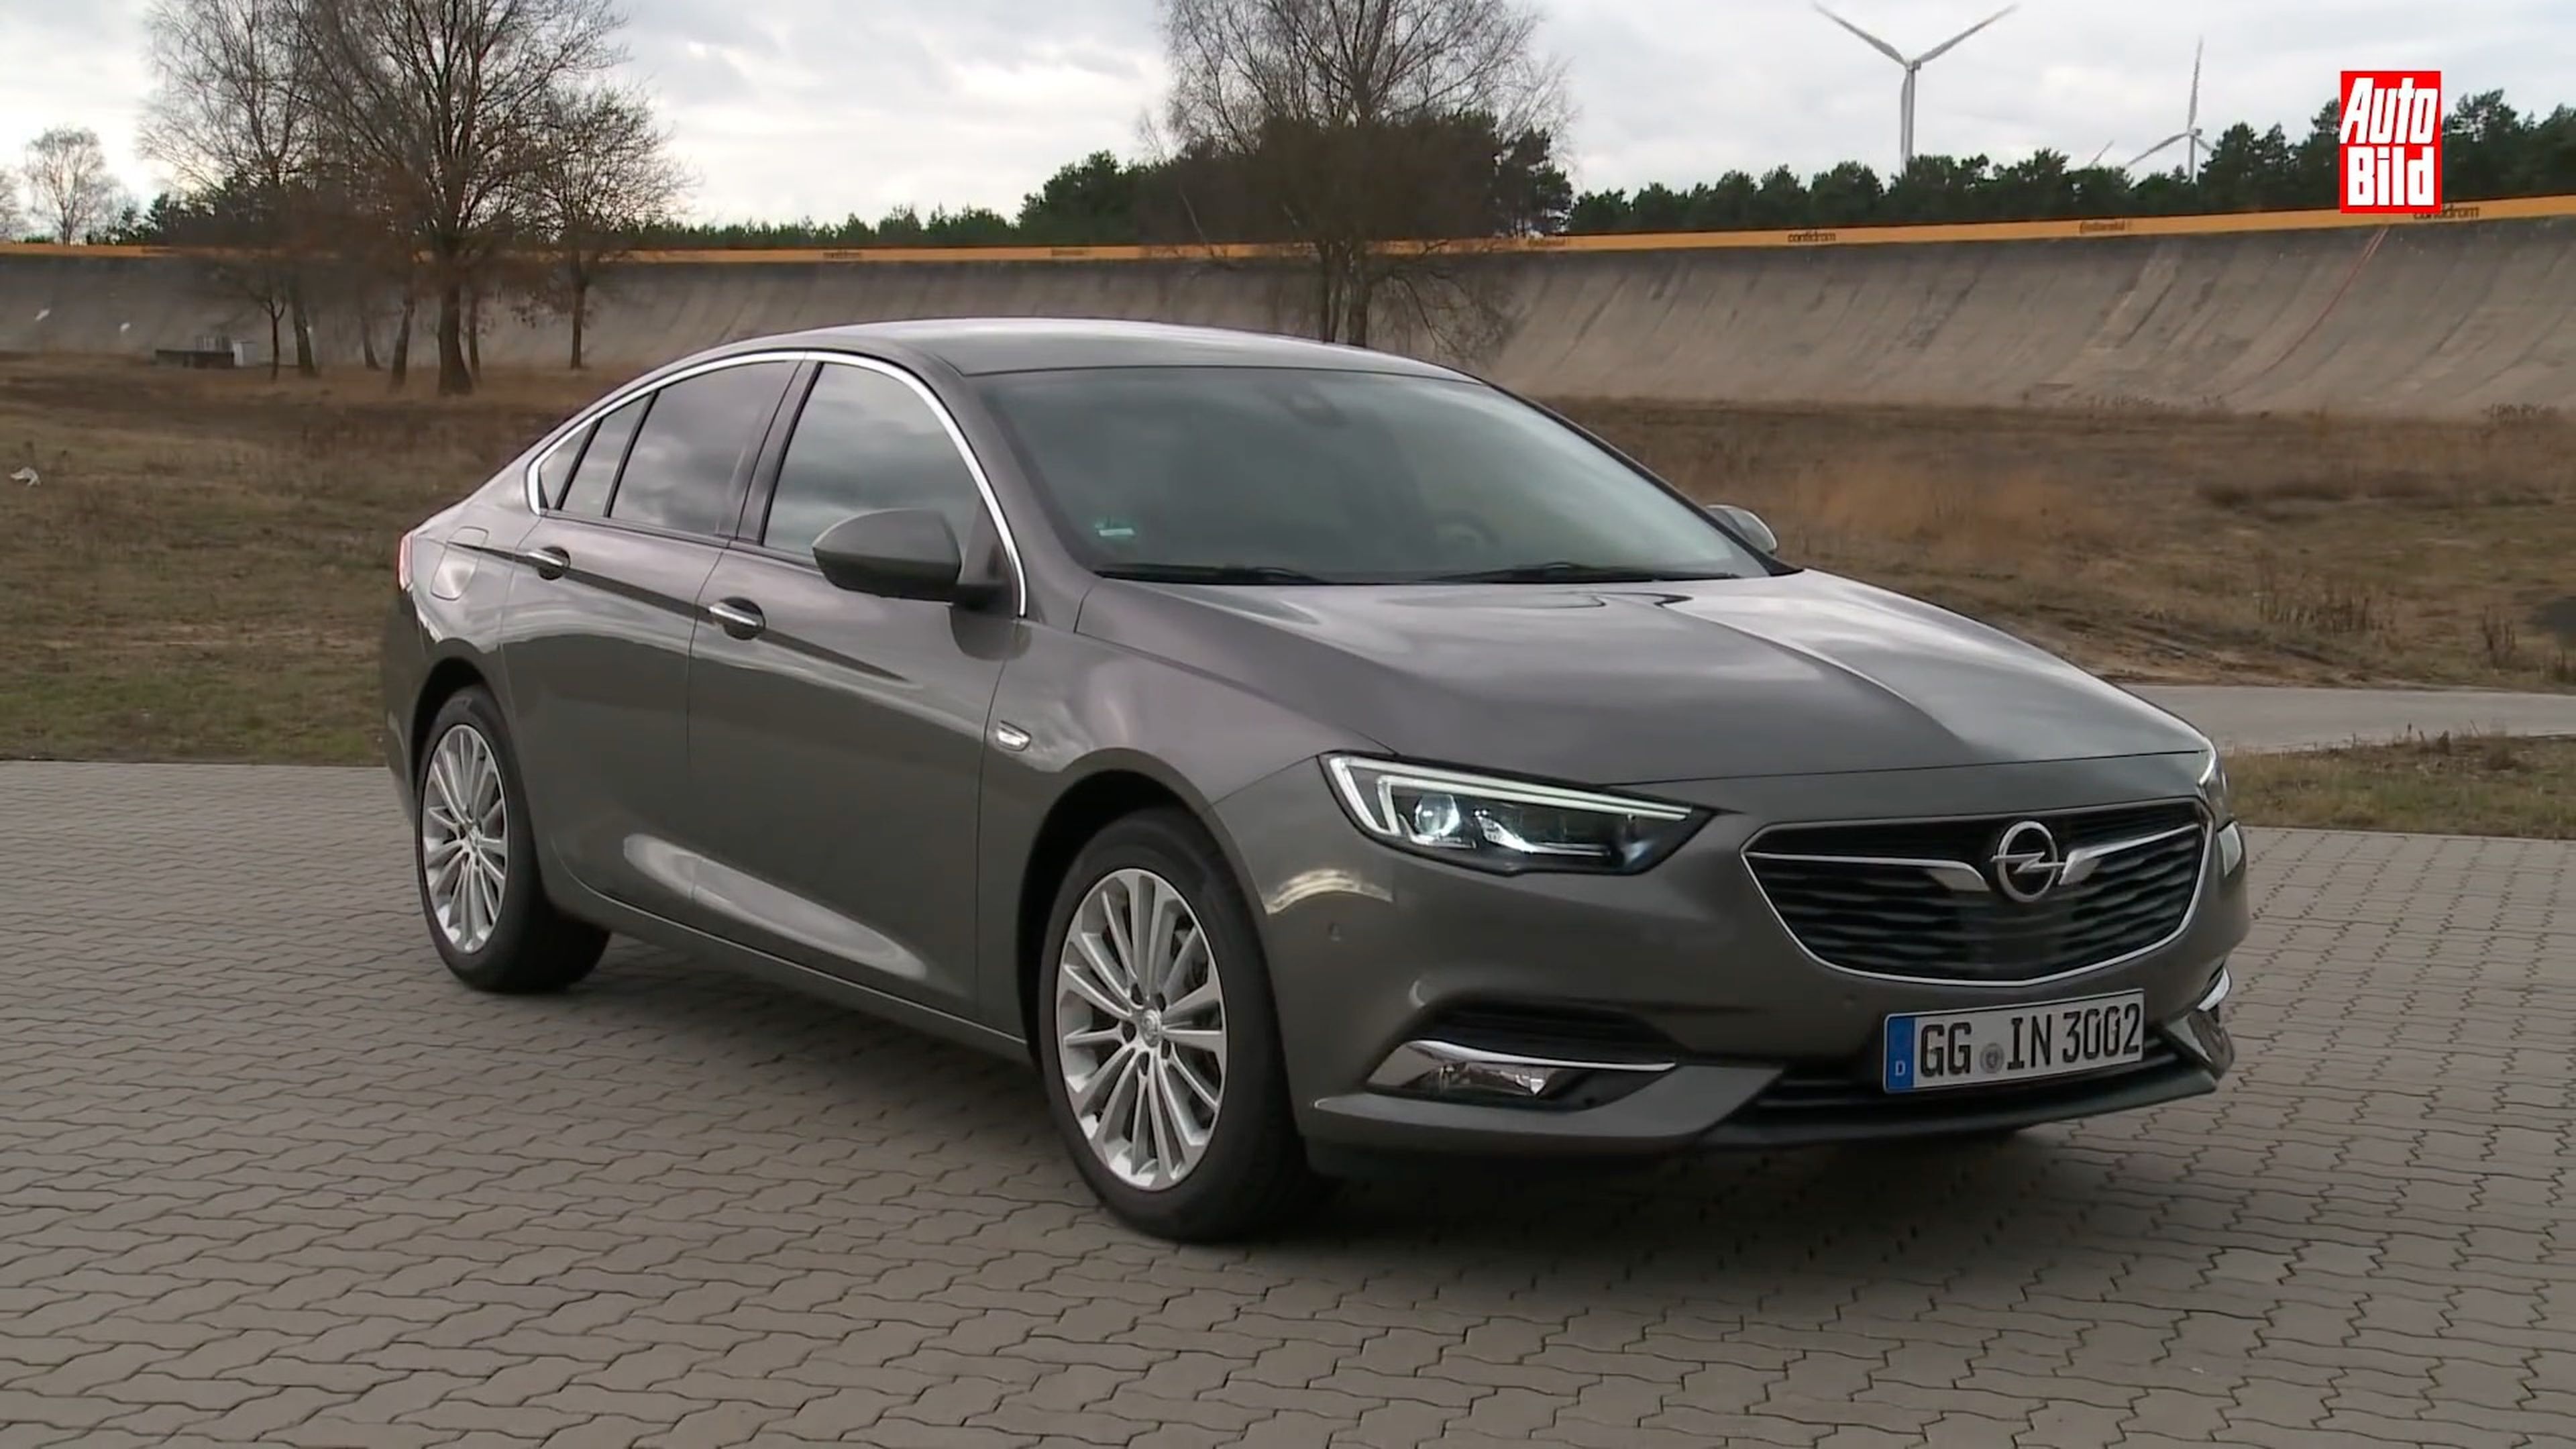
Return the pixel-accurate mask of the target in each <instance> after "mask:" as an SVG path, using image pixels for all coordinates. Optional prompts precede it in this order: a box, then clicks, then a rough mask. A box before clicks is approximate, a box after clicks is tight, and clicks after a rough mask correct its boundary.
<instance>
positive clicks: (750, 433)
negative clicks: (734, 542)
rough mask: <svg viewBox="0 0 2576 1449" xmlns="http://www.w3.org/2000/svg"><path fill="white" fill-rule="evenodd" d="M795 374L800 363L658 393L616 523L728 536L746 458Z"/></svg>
mask: <svg viewBox="0 0 2576 1449" xmlns="http://www.w3.org/2000/svg"><path fill="white" fill-rule="evenodd" d="M795 371H796V364H795V363H792V362H755V363H749V364H746V365H744V366H741V367H725V368H718V369H717V370H716V371H714V372H709V373H702V374H700V375H699V376H697V377H692V378H689V379H688V380H686V381H684V382H675V383H673V384H671V385H670V386H669V387H666V388H663V389H662V390H661V391H660V392H657V393H655V394H654V395H653V407H652V410H651V411H650V412H647V413H646V414H645V415H644V426H643V427H642V428H641V429H639V430H637V432H636V434H635V446H634V447H632V448H630V449H628V450H627V454H626V471H625V472H623V473H621V474H619V475H618V479H617V492H616V495H615V496H614V497H613V498H612V499H611V500H610V502H609V505H608V516H609V517H611V518H614V519H618V520H620V521H621V522H626V523H644V524H651V525H652V526H654V527H656V528H668V529H674V530H676V531H678V532H681V533H703V534H715V533H722V532H724V531H725V530H726V528H727V526H728V525H730V524H731V523H732V522H733V508H734V492H733V480H734V473H735V472H736V470H737V469H738V468H740V466H741V464H742V457H743V454H744V453H746V452H748V451H750V450H751V449H753V448H756V447H758V446H759V444H760V431H761V425H762V424H764V423H766V422H768V421H769V412H770V409H771V408H773V407H775V406H776V405H777V403H778V394H779V393H780V392H781V391H782V390H784V389H785V388H786V386H787V379H788V377H789V376H790V375H791V374H793V373H794V372H795ZM603 432H604V429H603Z"/></svg>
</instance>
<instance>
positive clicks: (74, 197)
mask: <svg viewBox="0 0 2576 1449" xmlns="http://www.w3.org/2000/svg"><path fill="white" fill-rule="evenodd" d="M27 193H28V197H29V199H30V200H31V201H33V202H34V204H35V210H36V224H37V225H39V226H41V227H43V228H44V229H45V231H46V232H47V233H48V234H49V235H51V236H52V237H53V239H54V240H56V241H58V242H63V243H66V244H69V243H72V242H77V241H85V240H87V239H88V237H89V234H90V233H91V232H93V231H95V230H97V229H98V228H100V227H103V226H105V225H107V224H108V223H109V222H111V221H113V220H115V219H116V213H117V209H118V208H119V207H120V206H122V205H123V204H124V201H125V189H124V188H123V187H121V186H119V185H117V184H116V178H115V177H114V176H112V175H110V174H109V172H108V169H107V152H106V151H105V150H104V149H103V148H101V147H100V145H99V144H98V133H97V132H96V131H89V130H81V129H77V128H75V127H71V126H56V127H55V128H53V129H52V130H50V131H47V132H45V133H44V134H43V135H41V136H38V137H37V138H36V139H35V140H33V141H30V142H28V143H27Z"/></svg>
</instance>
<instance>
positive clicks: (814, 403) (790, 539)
mask: <svg viewBox="0 0 2576 1449" xmlns="http://www.w3.org/2000/svg"><path fill="white" fill-rule="evenodd" d="M888 508H928V509H934V510H936V511H938V512H939V513H940V514H942V515H944V516H945V517H946V518H947V519H948V526H949V527H950V528H951V529H953V530H955V531H956V534H957V538H958V542H959V543H960V545H961V546H962V545H964V544H966V543H967V542H968V541H970V540H972V539H973V538H974V537H975V532H976V529H977V527H978V526H979V525H980V524H981V523H982V521H983V517H984V502H983V498H982V495H981V494H979V493H978V492H977V491H976V488H975V476H974V474H973V473H971V472H970V471H968V469H967V466H966V459H965V457H964V456H963V455H962V454H960V453H959V452H958V449H957V444H956V442H955V441H954V440H953V439H951V438H950V437H949V435H948V429H947V427H946V426H945V425H944V424H943V423H942V422H941V420H940V418H939V415H938V414H937V413H935V412H933V411H932V410H931V408H930V405H929V404H927V403H925V402H923V401H922V400H921V397H920V396H919V395H918V394H916V393H915V392H914V391H913V390H912V389H911V388H910V387H908V386H906V385H905V384H903V383H901V382H898V381H896V380H895V379H894V378H891V377H888V376H886V375H885V374H884V373H881V372H877V371H874V370H873V369H869V368H861V367H847V366H842V365H838V364H829V363H827V364H825V365H824V366H823V367H822V368H821V369H820V370H819V371H818V372H817V374H816V375H815V378H814V388H813V391H812V392H810V393H808V394H807V395H806V398H805V408H804V411H803V412H802V413H800V414H798V415H797V419H796V431H795V433H794V434H792V435H791V436H790V437H789V439H788V442H787V455H786V457H785V458H783V459H782V460H780V463H779V466H778V486H777V487H776V488H775V489H773V490H771V494H770V501H769V519H768V523H767V526H766V527H765V528H764V530H763V532H762V534H761V542H762V543H763V544H765V545H766V546H768V547H770V548H774V549H779V550H782V551H785V552H788V553H796V554H810V553H811V552H812V551H813V547H814V540H815V539H816V538H818V537H820V536H821V535H822V533H823V530H825V529H827V528H830V527H831V526H832V525H833V524H836V523H838V522H840V521H841V520H842V519H845V518H848V517H850V516H851V515H852V514H857V513H873V512H877V511H879V510H882V509H888Z"/></svg>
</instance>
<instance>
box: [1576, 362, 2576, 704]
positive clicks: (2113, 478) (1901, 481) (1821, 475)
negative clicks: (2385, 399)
mask: <svg viewBox="0 0 2576 1449" xmlns="http://www.w3.org/2000/svg"><path fill="white" fill-rule="evenodd" d="M1566 410H1567V411H1568V412H1569V413H1570V414H1572V415H1574V416H1576V417H1577V418H1579V419H1581V420H1582V421H1583V422H1584V423H1586V424H1587V425H1588V426H1591V427H1593V428H1595V429H1596V430H1598V431H1599V432H1601V433H1602V434H1603V435H1604V436H1606V437H1609V438H1610V439H1612V440H1613V441H1615V442H1617V443H1619V444H1620V445H1621V446H1622V447H1625V448H1627V449H1629V450H1630V451H1631V452H1633V453H1635V454H1636V455H1637V456H1638V457H1640V458H1641V459H1643V460H1644V461H1646V462H1647V463H1649V464H1651V465H1653V466H1654V467H1655V468H1656V469H1657V470H1658V471H1660V472H1662V473H1663V474H1664V475H1665V476H1667V477H1669V478H1672V479H1674V480H1675V481H1677V482H1679V483H1681V484H1683V485H1684V486H1685V487H1687V488H1689V489H1690V490H1691V491H1692V492H1694V493H1695V494H1697V495H1699V496H1700V497H1703V498H1707V499H1712V500H1722V501H1725V502H1730V503H1741V504H1744V505H1746V506H1748V507H1750V508H1753V509H1755V510H1756V511H1758V512H1760V513H1761V514H1762V515H1763V517H1764V518H1765V519H1766V520H1768V521H1769V522H1770V523H1771V525H1772V527H1773V528H1774V529H1776V530H1777V531H1778V532H1779V534H1780V537H1781V540H1782V545H1783V549H1784V552H1786V553H1787V554H1789V555H1790V556H1792V557H1793V558H1795V559H1797V560H1799V561H1801V562H1807V563H1813V564H1815V565H1816V566H1818V567H1821V568H1828V569H1832V570H1834V571H1836V572H1839V573H1846V574H1851V575H1854V576H1856V577H1860V578H1865V579H1868V580H1871V581H1872V582H1875V583H1882V584H1886V585H1888V586H1890V587H1893V588H1897V589H1901V590H1904V591H1906V592H1908V593H1913V594H1917V595H1920V596H1922V597H1925V598H1929V599H1932V600H1934V601H1936V602H1938V603H1941V604H1944V605H1947V606H1948V607H1950V608H1954V609H1957V610H1959V611H1960V612H1962V613H1966V614H1971V615H1974V616H1976V617H1978V618H1981V619H1984V620H1987V621H1988V622H1990V623H1994V624H1998V625H2001V626H2003V627H2005V628H2008V629H2011V630H2012V631H2013V632H2015V633H2017V634H2020V635H2021V636H2023V637H2024V638H2028V639H2031V640H2033V641H2035V642H2038V643H2041V644H2044V645H2046V646H2048V647H2050V648H2052V649H2056V650H2058V651H2060V652H2062V653H2064V654H2066V655H2068V656H2070V657H2072V658H2074V659H2076V660H2078V661H2080V662H2081V663H2083V664H2085V665H2086V666H2087V667H2089V668H2092V669H2094V670H2096V671H2097V672H2100V673H2102V674H2105V675H2107V676H2109V677H2111V678H2114V679H2119V680H2123V681H2127V682H2147V683H2166V684H2176V683H2194V684H2221V683H2228V684H2267V683H2269V684H2390V683H2417V684H2445V685H2479V686H2485V687H2489V688H2514V689H2553V688H2557V689H2563V688H2568V687H2571V686H2576V565H2571V562H2570V561H2571V559H2576V425H2570V424H2567V423H2564V422H2561V421H2559V420H2557V419H2555V418H2551V417H2528V418H2508V419H2498V420H2495V421H2491V422H2483V423H2473V424H2457V423H2427V422H2380V421H2362V420H2355V419H2341V418H2327V417H2317V416H2297V417H2243V416H2217V415H2177V414H2164V415H2148V414H2102V413H2080V412H2043V411H2021V412H2001V411H1996V412H1976V411H1939V412H1935V411H1927V410H1909V409H1893V408H1891V409H1835V410H1830V411H1825V410H1790V409H1760V410H1756V409H1717V408H1675V407H1671V406H1669V405H1660V404H1623V403H1584V404H1573V405H1570V406H1568V407H1567V408H1566Z"/></svg>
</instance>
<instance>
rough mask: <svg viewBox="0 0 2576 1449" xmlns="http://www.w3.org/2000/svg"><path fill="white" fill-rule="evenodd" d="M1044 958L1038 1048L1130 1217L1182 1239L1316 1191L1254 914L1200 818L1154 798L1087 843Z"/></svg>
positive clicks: (1269, 1218)
mask: <svg viewBox="0 0 2576 1449" xmlns="http://www.w3.org/2000/svg"><path fill="white" fill-rule="evenodd" d="M1044 951H1045V954H1044V955H1043V956H1042V957H1041V958H1040V969H1039V980H1038V992H1039V995H1038V1013H1037V1016H1038V1036H1039V1043H1038V1044H1039V1056H1040V1059H1041V1062H1042V1064H1043V1066H1044V1068H1045V1073H1046V1084H1047V1101H1048V1108H1049V1111H1050V1113H1051V1115H1052V1116H1053V1117H1054V1118H1055V1122H1056V1126H1057V1129H1058V1130H1059V1131H1060V1132H1061V1133H1062V1134H1063V1136H1064V1139H1065V1142H1066V1145H1067V1146H1068V1147H1069V1148H1070V1149H1071V1151H1072V1154H1073V1159H1074V1165H1075V1167H1076V1168H1077V1169H1079V1170H1080V1172H1081V1173H1082V1176H1083V1179H1084V1181H1085V1182H1087V1183H1088V1184H1089V1185H1090V1187H1091V1189H1092V1191H1093V1192H1094V1193H1095V1194H1097V1195H1098V1196H1099V1198H1100V1199H1101V1201H1102V1202H1103V1203H1104V1204H1106V1205H1107V1206H1108V1207H1109V1209H1110V1210H1111V1211H1112V1212H1114V1213H1116V1214H1117V1215H1118V1216H1119V1217H1120V1218H1122V1219H1124V1220H1126V1221H1127V1222H1128V1223H1130V1224H1131V1225H1133V1226H1135V1227H1137V1228H1139V1229H1141V1230H1143V1231H1145V1232H1148V1233H1152V1234H1154V1235H1155V1236H1157V1237H1163V1238H1170V1239H1174V1240H1177V1241H1186V1242H1207V1241H1217V1240H1222V1239H1228V1238H1239V1237H1244V1236H1248V1235H1251V1234H1254V1233H1258V1232H1261V1231H1263V1230H1265V1229H1269V1228H1273V1227H1277V1226H1280V1225H1282V1224H1284V1223H1286V1222H1287V1221H1289V1220H1291V1219H1293V1218H1294V1217H1296V1216H1297V1215H1299V1214H1300V1213H1302V1212H1303V1211H1305V1210H1306V1209H1307V1208H1309V1207H1311V1206H1312V1205H1313V1204H1314V1203H1315V1202H1316V1201H1317V1200H1318V1199H1319V1198H1320V1197H1321V1196H1322V1191H1323V1183H1322V1181H1321V1179H1319V1178H1317V1177H1316V1176H1315V1174H1314V1173H1313V1172H1312V1171H1310V1170H1309V1169H1308V1167H1307V1165H1306V1152H1305V1144H1304V1143H1303V1142H1302V1141H1301V1140H1300V1139H1299V1138H1298V1135H1297V1129H1296V1125H1295V1123H1294V1121H1293V1119H1292V1117H1291V1114H1290V1111H1289V1104H1288V1103H1289V1099H1288V1085H1287V1077H1286V1073H1285V1070H1284V1068H1283V1064H1282V1062H1281V1059H1280V1050H1279V1039H1278V1026H1277V1021H1276V1017H1275V1015H1274V1013H1273V1011H1272V1008H1271V999H1270V981H1269V975H1268V972H1267V970H1266V968H1265V967H1264V965H1263V963H1262V959H1261V947H1260V940H1259V937H1258V936H1257V935H1256V933H1255V932H1254V930H1253V926H1252V919H1251V914H1250V912H1249V911H1247V910H1246V909H1245V907H1244V905H1243V901H1242V897H1241V895H1240V893H1239V892H1238V891H1237V890H1236V889H1235V886H1234V882H1233V879H1232V877H1231V875H1230V874H1229V873H1228V872H1227V870H1226V868H1225V863H1224V861H1223V859H1222V858H1221V857H1220V856H1219V855H1218V854H1217V851H1216V847H1215V844H1214V843H1213V842H1212V841H1210V840H1208V838H1207V835H1206V833H1205V832H1204V831H1203V830H1201V829H1200V828H1199V827H1198V824H1197V822H1195V821H1193V820H1191V819H1190V818H1189V817H1188V816H1187V815H1185V814H1182V813H1181V812H1179V811H1176V810H1154V811H1147V812H1144V813H1142V814H1137V815H1132V816H1129V817H1127V818H1125V819H1123V820H1120V821H1118V822H1116V823H1115V824H1113V825H1111V826H1109V827H1108V828H1107V829H1105V830H1103V831H1102V832H1101V833H1100V834H1099V835H1098V836H1096V837H1094V838H1093V839H1092V841H1091V843H1090V844H1089V845H1087V846H1085V847H1084V848H1083V851H1082V853H1081V855H1080V856H1078V857H1077V858H1076V859H1075V861H1074V863H1073V868H1072V869H1071V870H1069V871H1067V872H1066V874H1065V879H1064V882H1063V884H1062V885H1061V886H1060V887H1059V888H1058V891H1057V895H1056V904H1055V910H1054V912H1053V914H1052V915H1051V916H1050V918H1049V924H1048V929H1047V935H1046V942H1045V946H1044Z"/></svg>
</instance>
